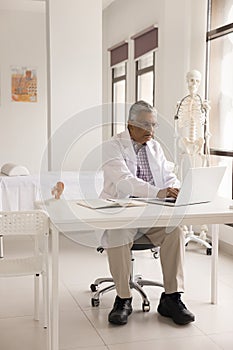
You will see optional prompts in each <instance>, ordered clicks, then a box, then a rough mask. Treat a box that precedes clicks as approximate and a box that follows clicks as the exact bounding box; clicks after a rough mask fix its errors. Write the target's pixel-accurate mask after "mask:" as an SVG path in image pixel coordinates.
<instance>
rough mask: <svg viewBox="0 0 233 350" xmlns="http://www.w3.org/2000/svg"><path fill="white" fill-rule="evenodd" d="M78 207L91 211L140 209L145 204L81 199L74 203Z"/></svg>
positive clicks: (127, 199) (120, 200)
mask: <svg viewBox="0 0 233 350" xmlns="http://www.w3.org/2000/svg"><path fill="white" fill-rule="evenodd" d="M76 203H77V204H78V205H81V206H83V207H87V208H91V209H105V208H120V207H125V208H128V207H142V206H145V205H147V203H144V202H139V201H137V200H133V199H130V198H125V199H114V198H113V199H83V200H78V201H77V202H76Z"/></svg>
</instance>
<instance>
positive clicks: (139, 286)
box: [90, 236, 163, 312]
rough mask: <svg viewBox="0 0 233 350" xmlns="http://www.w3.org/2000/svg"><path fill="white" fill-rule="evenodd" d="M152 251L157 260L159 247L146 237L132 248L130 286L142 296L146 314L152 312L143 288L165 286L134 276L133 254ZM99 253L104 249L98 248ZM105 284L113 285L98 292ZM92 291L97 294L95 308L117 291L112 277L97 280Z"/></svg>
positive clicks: (93, 303) (135, 242)
mask: <svg viewBox="0 0 233 350" xmlns="http://www.w3.org/2000/svg"><path fill="white" fill-rule="evenodd" d="M148 249H149V250H151V251H152V252H153V255H154V254H155V255H156V258H157V257H158V256H159V253H157V251H158V252H159V247H155V246H154V244H153V243H151V241H150V240H149V239H148V238H147V237H146V236H142V237H140V238H138V239H136V240H135V241H134V244H133V246H132V248H131V261H132V263H131V274H130V281H129V285H130V288H131V289H135V290H136V291H138V292H139V294H140V295H141V298H142V310H143V311H144V312H148V311H150V301H149V299H148V297H147V295H146V293H145V291H144V289H143V286H155V287H162V288H163V284H162V283H161V282H156V281H151V280H146V279H143V278H142V276H141V275H134V272H133V262H134V257H133V254H132V251H134V250H148ZM97 251H99V252H101V253H102V252H103V251H104V248H102V247H98V248H97ZM105 282H109V283H112V284H110V285H108V286H106V287H105V288H102V289H100V290H98V287H99V286H100V284H102V283H105ZM90 288H91V291H92V292H95V294H94V296H93V297H92V298H91V305H92V306H93V307H97V306H99V304H100V297H101V296H102V295H103V294H105V293H107V292H110V291H112V290H114V289H116V287H115V284H114V281H113V279H112V278H111V277H109V278H107V277H106V278H97V279H96V280H95V281H94V283H92V284H91V285H90Z"/></svg>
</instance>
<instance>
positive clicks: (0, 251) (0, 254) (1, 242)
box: [0, 236, 3, 259]
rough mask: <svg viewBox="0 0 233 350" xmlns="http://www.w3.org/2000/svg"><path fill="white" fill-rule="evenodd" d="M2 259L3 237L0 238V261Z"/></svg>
mask: <svg viewBox="0 0 233 350" xmlns="http://www.w3.org/2000/svg"><path fill="white" fill-rule="evenodd" d="M1 258H3V236H0V259H1Z"/></svg>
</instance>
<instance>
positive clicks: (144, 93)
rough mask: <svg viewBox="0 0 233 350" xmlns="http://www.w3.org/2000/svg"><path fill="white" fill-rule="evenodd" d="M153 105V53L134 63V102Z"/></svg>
mask: <svg viewBox="0 0 233 350" xmlns="http://www.w3.org/2000/svg"><path fill="white" fill-rule="evenodd" d="M139 100H144V101H146V102H148V103H150V104H151V105H152V106H154V105H155V52H150V53H149V54H147V55H145V56H143V57H142V58H140V59H139V60H138V61H136V101H139Z"/></svg>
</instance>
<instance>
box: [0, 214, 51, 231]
mask: <svg viewBox="0 0 233 350" xmlns="http://www.w3.org/2000/svg"><path fill="white" fill-rule="evenodd" d="M48 233H49V218H48V216H47V214H46V213H45V212H43V211H42V210H32V211H9V212H0V235H1V236H6V235H8V236H9V235H11V236H15V235H47V234H48Z"/></svg>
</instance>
